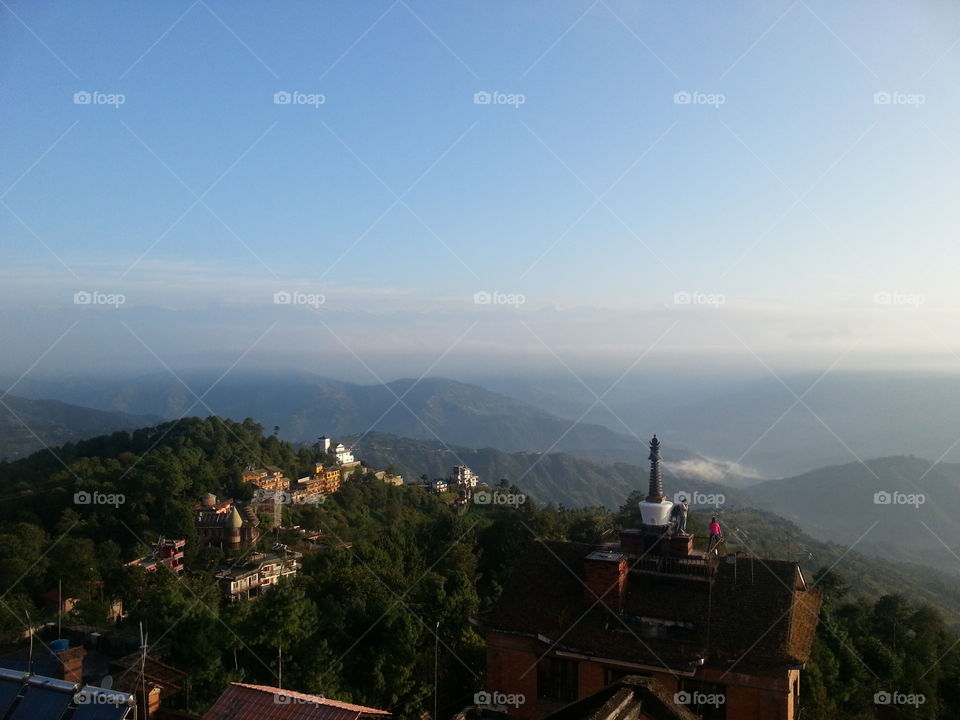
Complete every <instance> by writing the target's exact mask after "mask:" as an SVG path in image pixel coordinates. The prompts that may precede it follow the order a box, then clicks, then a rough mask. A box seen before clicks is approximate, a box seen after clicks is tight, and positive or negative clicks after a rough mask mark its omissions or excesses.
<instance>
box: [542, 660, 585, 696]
mask: <svg viewBox="0 0 960 720" xmlns="http://www.w3.org/2000/svg"><path fill="white" fill-rule="evenodd" d="M537 695H538V696H539V697H541V698H543V699H545V700H560V701H562V702H573V701H574V700H576V699H577V663H576V662H575V661H573V660H564V659H562V658H556V657H550V658H543V659H542V660H540V664H539V665H538V667H537Z"/></svg>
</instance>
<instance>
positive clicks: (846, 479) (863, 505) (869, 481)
mask: <svg viewBox="0 0 960 720" xmlns="http://www.w3.org/2000/svg"><path fill="white" fill-rule="evenodd" d="M749 493H750V497H751V499H752V502H753V503H754V504H756V505H759V506H761V507H763V508H766V509H768V510H770V511H772V512H775V513H777V514H778V515H782V516H784V517H787V518H789V519H791V520H793V521H794V522H796V523H797V524H798V525H799V526H800V527H801V528H803V530H804V531H806V532H807V533H809V534H811V535H813V536H815V537H818V538H823V539H825V540H832V541H834V542H838V543H841V544H845V545H849V544H853V543H857V549H858V550H861V551H863V552H867V553H870V554H874V555H877V556H880V557H886V558H889V559H891V560H903V561H907V562H918V563H923V564H927V565H930V566H931V567H934V568H951V569H953V568H957V567H960V560H958V559H957V553H958V550H960V513H958V512H957V508H960V465H956V464H947V463H941V464H939V465H934V464H933V463H931V462H930V461H928V460H923V459H921V458H916V457H904V456H897V457H887V458H880V459H877V460H868V461H866V462H865V463H858V462H854V463H848V464H846V465H837V466H832V467H825V468H820V469H818V470H814V471H812V472H808V473H805V474H803V475H798V476H796V477H791V478H785V479H782V480H770V481H767V482H764V483H761V484H759V485H756V486H754V487H752V488H750V491H749Z"/></svg>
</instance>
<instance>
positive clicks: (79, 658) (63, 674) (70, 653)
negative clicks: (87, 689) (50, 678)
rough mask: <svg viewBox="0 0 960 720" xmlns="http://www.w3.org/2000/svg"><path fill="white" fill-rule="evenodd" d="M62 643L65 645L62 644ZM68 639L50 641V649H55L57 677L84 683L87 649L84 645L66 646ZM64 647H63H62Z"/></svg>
mask: <svg viewBox="0 0 960 720" xmlns="http://www.w3.org/2000/svg"><path fill="white" fill-rule="evenodd" d="M60 643H62V644H63V645H61V644H60ZM66 645H69V641H68V640H60V641H56V640H55V641H54V642H52V643H50V646H51V647H50V649H51V650H52V651H53V657H54V659H55V660H56V661H57V663H58V665H59V667H58V668H57V678H58V679H60V680H66V681H67V682H75V683H80V684H81V685H82V684H83V658H84V657H85V656H86V654H87V651H86V650H85V649H84V647H83V646H82V645H77V647H73V648H72V647H66ZM61 647H63V649H60V648H61Z"/></svg>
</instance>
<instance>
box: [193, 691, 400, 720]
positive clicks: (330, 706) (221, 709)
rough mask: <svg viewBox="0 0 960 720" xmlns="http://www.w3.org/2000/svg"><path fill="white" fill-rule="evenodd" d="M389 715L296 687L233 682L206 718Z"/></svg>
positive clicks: (300, 719) (314, 719)
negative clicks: (306, 692)
mask: <svg viewBox="0 0 960 720" xmlns="http://www.w3.org/2000/svg"><path fill="white" fill-rule="evenodd" d="M389 714H390V713H388V712H386V711H385V710H377V709H375V708H369V707H364V706H363V705H352V704H350V703H345V702H339V701H338V700H329V699H327V698H323V697H319V696H318V695H307V694H305V693H300V692H295V691H293V690H281V689H280V688H275V687H269V686H266V685H247V684H245V683H230V687H228V688H227V689H226V690H224V691H223V694H222V695H221V696H220V697H219V698H218V699H217V701H216V702H215V703H214V704H213V707H212V708H210V710H208V711H207V714H206V715H204V716H203V720H356V719H357V718H359V717H361V716H363V717H368V716H373V715H389Z"/></svg>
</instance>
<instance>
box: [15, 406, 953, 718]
mask: <svg viewBox="0 0 960 720" xmlns="http://www.w3.org/2000/svg"><path fill="white" fill-rule="evenodd" d="M316 457H317V456H316V454H315V452H314V451H313V450H310V449H303V450H299V451H295V450H294V449H293V448H292V447H291V446H289V445H287V444H285V443H283V442H281V441H279V440H278V439H277V438H276V437H273V436H265V435H264V433H263V430H262V428H261V427H260V426H258V425H257V424H255V423H254V422H252V421H246V422H244V423H236V422H232V421H225V420H220V419H217V418H209V419H206V420H199V419H188V420H184V421H182V422H180V423H171V424H166V425H162V426H160V427H158V428H151V429H143V430H139V431H136V432H134V433H132V434H130V433H116V434H114V435H112V436H108V437H102V438H97V439H94V440H90V441H84V442H81V443H77V444H71V445H66V446H64V447H62V448H59V449H57V457H55V456H54V455H52V454H50V453H47V452H44V453H40V454H37V455H34V456H31V457H30V458H27V459H24V460H21V461H17V462H14V463H0V501H2V502H0V582H2V583H3V586H4V587H5V588H7V594H6V595H5V596H4V602H3V604H2V605H0V618H2V628H3V630H4V631H5V632H6V633H8V636H9V635H12V634H14V633H15V632H16V631H18V630H21V629H22V627H23V624H24V622H25V618H26V617H27V613H29V614H30V617H31V618H33V619H37V618H44V617H50V616H49V615H45V613H44V610H43V608H42V607H41V606H40V604H39V597H40V595H41V594H42V593H44V592H46V591H48V590H50V589H51V588H56V587H57V583H59V582H62V583H63V592H64V595H65V596H69V597H76V598H78V599H79V604H78V606H77V608H76V610H75V611H74V612H73V613H72V614H71V615H70V617H68V618H67V621H68V622H71V621H72V622H79V623H85V624H94V625H97V624H100V625H102V624H104V615H105V612H106V607H105V600H106V599H108V598H112V597H119V598H122V599H123V601H124V604H125V607H126V609H127V611H128V616H127V617H126V619H125V620H124V621H123V623H122V624H121V625H120V628H119V629H120V631H121V632H127V633H130V634H134V635H135V634H136V633H137V631H138V628H139V624H140V623H141V622H142V623H143V625H144V628H145V630H146V632H147V633H148V642H149V644H150V645H151V646H152V647H154V648H157V649H158V651H163V650H165V652H166V654H165V657H166V659H167V661H168V662H169V663H171V664H173V665H175V666H176V667H179V668H181V669H182V670H185V671H187V672H188V673H189V681H188V692H186V693H184V694H183V695H182V696H178V702H180V703H183V704H185V705H188V706H189V708H190V709H192V710H193V711H202V710H203V709H204V708H205V707H207V706H208V705H209V703H210V702H211V701H212V700H213V699H214V698H215V697H216V696H217V695H218V694H219V692H220V691H221V690H222V688H223V687H224V685H225V684H226V683H227V682H228V681H230V680H241V679H242V680H244V681H248V682H254V683H265V684H278V676H279V675H280V672H281V667H282V677H283V685H284V687H289V688H295V689H298V690H303V691H307V692H319V693H324V694H326V695H328V696H331V697H336V698H339V699H343V700H350V701H354V702H360V703H363V704H368V705H372V706H375V707H384V708H388V709H390V710H391V711H392V712H394V713H395V715H396V716H397V717H399V718H403V719H407V718H409V719H410V720H413V718H417V717H420V715H421V713H422V711H423V710H424V709H425V708H427V707H431V709H432V700H433V698H432V693H433V687H434V651H435V649H439V653H438V657H439V701H438V702H439V712H440V715H441V717H449V716H451V715H452V714H453V713H455V712H456V711H458V710H459V709H461V708H462V707H464V706H466V705H468V704H470V703H471V698H472V695H473V693H474V692H475V691H476V690H477V689H479V688H480V687H482V675H483V638H482V637H481V636H480V635H479V634H478V633H477V631H476V630H475V629H474V627H473V626H472V625H471V623H470V617H471V615H473V614H475V613H477V612H478V611H479V610H482V609H484V608H486V607H488V606H489V605H490V604H491V603H492V602H493V601H494V600H495V599H496V598H497V597H498V596H499V594H500V592H501V588H502V587H503V586H504V584H505V582H506V578H507V577H508V575H509V573H510V572H511V571H512V568H513V563H514V561H515V560H516V559H517V558H518V556H519V555H520V553H521V551H522V549H523V547H524V545H525V544H526V543H529V542H531V541H533V540H534V539H556V540H562V539H569V540H577V541H582V542H599V541H601V540H603V539H610V538H612V537H615V535H613V534H612V533H615V531H616V529H617V528H618V527H622V526H633V525H634V524H635V523H636V518H635V508H636V504H635V502H634V501H635V500H636V499H637V498H636V496H634V497H632V498H629V499H627V498H624V500H625V503H624V505H623V507H621V509H620V510H619V511H618V512H616V513H611V512H609V511H607V510H605V509H603V508H580V509H559V508H557V507H556V506H553V505H547V506H541V505H539V504H538V503H536V502H535V501H533V500H529V501H528V502H525V503H523V504H520V505H519V506H517V507H508V506H502V505H476V504H474V505H468V506H460V507H455V506H450V505H448V504H447V503H446V502H444V500H443V499H441V497H440V496H437V495H433V494H429V493H427V492H424V491H423V490H421V489H419V488H416V487H394V486H390V485H387V484H384V483H382V482H380V481H378V480H377V479H376V478H375V477H374V476H373V475H372V474H370V473H366V474H358V475H357V476H356V477H353V478H352V479H351V480H350V481H348V482H347V483H346V484H345V485H344V486H343V487H342V489H341V490H340V492H338V493H335V494H333V495H331V496H329V497H328V499H327V501H326V502H325V503H323V504H317V505H291V506H289V507H287V508H286V509H285V510H284V524H285V525H299V526H301V527H303V528H309V529H312V530H317V531H319V532H321V533H323V537H324V538H325V549H315V548H310V547H307V546H305V545H304V544H303V543H302V542H301V536H300V535H299V533H298V532H296V531H288V530H282V531H277V530H275V529H271V527H270V517H269V516H264V517H262V520H263V525H262V526H261V527H262V529H264V530H265V531H266V532H265V533H264V537H262V538H261V540H260V544H261V546H262V547H269V546H270V545H272V544H273V543H275V542H277V541H280V542H283V543H286V544H288V545H289V546H290V547H291V548H294V549H298V550H302V551H303V553H304V557H303V569H302V571H301V573H300V574H299V575H298V576H297V577H296V578H293V579H290V580H286V581H284V582H281V583H280V584H279V585H278V586H276V587H275V588H273V589H271V590H270V591H268V592H267V593H266V594H265V595H264V596H263V597H261V598H259V599H257V600H254V601H249V600H241V601H238V602H236V603H233V604H230V603H227V602H225V601H223V600H221V597H220V593H219V591H218V589H217V587H216V584H215V578H214V576H213V571H214V570H215V569H216V568H217V567H220V566H221V565H222V564H223V563H231V562H236V561H237V560H238V559H239V558H238V557H236V556H235V555H234V554H232V553H227V554H224V553H222V552H221V551H220V550H219V549H215V548H206V549H203V550H200V549H199V548H198V545H197V542H196V532H195V530H194V527H193V507H194V505H195V503H196V502H197V499H198V498H199V497H200V496H201V495H202V494H203V493H205V492H214V493H216V494H218V495H220V496H234V497H245V496H246V494H247V493H249V488H248V487H245V486H243V485H242V484H241V482H240V473H241V470H242V468H243V467H244V466H246V465H248V464H250V463H256V464H276V465H279V466H281V467H283V468H285V469H287V472H288V474H289V475H294V474H295V473H296V472H300V471H301V470H303V469H305V468H307V467H309V466H310V465H311V464H312V462H313V461H314V459H315V458H316ZM507 489H510V490H512V491H514V492H519V491H520V488H510V486H509V483H508V484H507ZM81 490H86V491H89V492H98V493H102V494H103V496H113V497H114V498H115V499H116V500H118V501H117V502H115V503H114V504H100V505H96V504H87V505H76V504H74V502H73V494H74V493H75V492H78V491H81ZM121 495H122V496H123V498H122V501H119V497H120V496H121ZM707 519H708V516H707V515H706V514H704V513H703V512H696V511H695V512H694V514H693V517H692V518H691V526H692V527H694V528H696V529H697V530H698V532H701V530H700V529H701V528H702V525H703V523H704V522H706V520H707ZM721 519H722V521H723V523H724V525H725V527H726V529H727V533H728V537H729V544H730V546H731V547H730V549H738V548H736V547H734V546H737V545H738V546H739V549H747V550H754V551H756V552H757V553H758V554H760V555H771V556H777V557H799V556H803V558H804V564H805V565H806V567H807V575H808V578H809V582H818V581H820V577H821V574H822V577H823V580H822V582H823V583H824V587H825V588H827V589H828V591H829V593H832V594H833V597H834V598H835V600H832V601H831V604H829V605H828V608H827V611H826V612H827V613H828V614H827V615H825V617H826V618H827V620H828V621H829V623H830V624H829V626H825V627H826V631H825V633H824V632H823V631H822V632H821V633H820V639H819V640H818V645H817V651H816V653H815V657H814V661H813V662H811V663H810V665H809V666H808V674H807V677H808V678H809V680H807V681H806V684H805V686H804V701H805V702H807V701H809V708H810V710H809V712H807V713H806V714H805V715H804V717H806V718H818V719H819V718H824V720H825V719H826V718H831V717H838V716H840V717H861V716H862V717H870V716H869V715H862V714H861V715H856V714H854V713H856V712H859V713H863V712H868V711H869V708H870V705H871V700H870V698H872V696H873V693H875V692H878V691H881V690H885V689H888V690H890V691H895V690H898V691H903V692H906V691H907V690H908V689H909V688H908V687H907V686H906V685H907V683H908V681H909V680H910V678H911V677H913V678H916V677H917V672H916V670H917V667H918V666H919V665H918V664H921V663H925V664H926V665H927V666H928V667H929V668H930V669H929V672H927V674H926V675H925V676H924V679H923V683H920V684H915V685H916V687H920V688H921V689H920V690H918V692H924V693H929V695H928V700H927V702H926V704H925V705H924V706H923V707H922V708H920V711H919V712H920V714H919V715H918V717H950V716H951V715H949V713H950V712H954V713H956V712H958V711H960V705H958V704H957V696H956V688H957V684H958V659H957V652H956V650H955V649H954V650H949V651H948V649H949V648H950V647H951V645H952V644H953V643H954V641H955V640H956V637H955V636H954V635H953V634H951V632H950V631H949V630H947V629H945V627H944V621H943V615H944V613H953V611H954V610H955V608H956V606H957V603H956V599H955V593H956V591H955V590H954V589H953V588H950V587H941V588H939V589H935V588H934V587H933V586H932V585H931V584H929V582H928V583H927V584H926V585H924V584H923V580H922V578H923V576H922V575H921V574H917V575H915V576H914V575H911V574H910V571H909V570H908V569H906V568H905V567H904V566H900V565H893V564H885V565H882V566H881V565H871V564H870V563H864V562H863V559H862V558H860V557H858V556H857V555H856V553H855V552H852V553H848V554H846V555H844V550H843V549H842V548H840V547H837V546H828V545H825V544H817V543H815V541H813V540H811V539H810V538H806V537H805V536H803V534H802V533H800V531H799V530H797V529H796V528H795V527H793V526H792V525H790V524H789V523H786V522H785V521H783V520H782V519H780V518H777V517H775V516H772V515H769V514H766V513H755V512H748V511H742V512H735V511H727V512H725V513H723V514H722V515H721ZM159 534H164V535H167V536H170V537H184V538H186V539H187V568H188V573H187V575H186V576H185V577H184V578H183V579H181V580H177V579H176V578H175V577H174V576H173V575H172V574H171V573H169V572H166V571H165V570H163V569H162V568H161V570H160V571H158V572H157V573H152V574H148V575H144V574H143V571H142V570H140V569H138V568H130V567H124V562H125V561H127V560H130V559H132V558H134V557H137V556H138V555H139V554H141V553H142V552H143V551H144V550H145V549H146V544H147V543H149V542H151V541H153V540H154V539H155V538H156V537H157V535H159ZM838 561H839V562H838ZM831 566H833V567H832V570H831V572H829V573H822V571H823V570H824V569H826V568H830V567H831ZM947 585H949V584H947ZM844 586H846V587H848V588H849V591H850V595H849V597H850V599H852V600H855V602H854V604H852V605H844V604H842V603H843V599H842V598H841V597H840V596H839V591H840V590H841V589H842V588H843V587H844ZM899 591H903V592H904V593H905V594H906V595H907V596H908V597H909V598H910V600H908V599H903V598H893V597H888V596H891V595H892V594H893V593H895V592H899ZM922 593H925V595H923V594H922ZM951 593H953V594H951ZM920 599H927V600H929V601H931V602H935V603H937V604H938V605H939V606H940V608H942V610H938V609H935V608H932V607H927V608H919V606H918V605H917V604H915V603H914V602H913V601H914V600H920ZM872 619H877V622H873V620H872ZM881 621H882V622H881ZM837 638H839V640H838V639H837ZM936 653H939V654H940V655H942V656H943V657H942V659H941V660H940V662H938V663H933V662H930V657H931V656H932V655H933V654H936ZM856 657H859V658H860V660H857V659H856ZM861 661H862V662H861ZM864 698H867V700H864ZM847 712H849V714H844V713H847ZM838 713H839V715H838Z"/></svg>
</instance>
